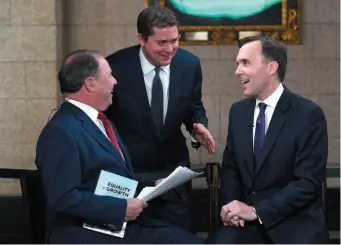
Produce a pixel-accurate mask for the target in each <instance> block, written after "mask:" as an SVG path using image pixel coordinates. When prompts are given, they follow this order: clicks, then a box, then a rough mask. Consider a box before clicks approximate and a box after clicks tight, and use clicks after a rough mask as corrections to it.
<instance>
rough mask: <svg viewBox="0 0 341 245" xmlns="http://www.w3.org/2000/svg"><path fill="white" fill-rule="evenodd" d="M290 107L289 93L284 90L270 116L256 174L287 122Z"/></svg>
mask: <svg viewBox="0 0 341 245" xmlns="http://www.w3.org/2000/svg"><path fill="white" fill-rule="evenodd" d="M289 107H290V98H289V91H288V90H287V89H284V91H283V94H282V96H281V98H280V99H279V101H278V103H277V105H276V108H275V111H274V114H273V115H272V118H271V121H270V124H269V128H268V130H267V133H266V135H265V139H264V143H263V146H262V149H261V152H260V154H259V157H258V159H256V161H258V164H257V166H258V168H257V169H256V174H257V172H258V171H259V169H260V168H261V166H262V164H263V163H264V161H265V159H266V157H267V155H268V154H269V152H270V150H271V148H272V146H273V145H274V143H275V142H276V139H277V136H278V135H279V133H280V132H281V130H282V128H283V126H284V124H285V122H286V120H287V114H286V112H287V110H288V109H289Z"/></svg>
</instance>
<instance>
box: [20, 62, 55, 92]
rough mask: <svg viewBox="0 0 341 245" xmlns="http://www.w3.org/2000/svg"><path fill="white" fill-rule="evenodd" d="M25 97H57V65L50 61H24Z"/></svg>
mask: <svg viewBox="0 0 341 245" xmlns="http://www.w3.org/2000/svg"><path fill="white" fill-rule="evenodd" d="M25 67H26V74H27V81H26V84H27V97H28V98H56V97H57V82H58V81H57V67H56V63H55V62H51V63H26V65H25Z"/></svg>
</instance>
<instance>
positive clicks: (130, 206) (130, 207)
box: [125, 198, 148, 221]
mask: <svg viewBox="0 0 341 245" xmlns="http://www.w3.org/2000/svg"><path fill="white" fill-rule="evenodd" d="M147 206H148V204H147V202H146V201H142V200H139V199H137V198H128V199H127V210H126V218H125V221H130V220H135V219H136V218H137V216H139V214H140V213H141V212H142V210H143V209H144V208H146V207H147Z"/></svg>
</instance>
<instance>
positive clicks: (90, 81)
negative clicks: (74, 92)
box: [84, 77, 97, 93]
mask: <svg viewBox="0 0 341 245" xmlns="http://www.w3.org/2000/svg"><path fill="white" fill-rule="evenodd" d="M96 82H97V81H96V79H95V78H94V77H87V78H85V81H84V87H85V89H86V90H87V91H89V92H90V93H92V92H94V91H95V89H96Z"/></svg>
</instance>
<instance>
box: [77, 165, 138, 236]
mask: <svg viewBox="0 0 341 245" xmlns="http://www.w3.org/2000/svg"><path fill="white" fill-rule="evenodd" d="M137 184H138V182H137V181H136V180H132V179H129V178H126V177H123V176H120V175H118V174H114V173H110V172H108V171H105V170H101V173H100V175H99V178H98V182H97V185H96V189H95V193H94V194H95V195H98V196H112V197H116V198H133V197H134V195H135V191H136V187H137ZM126 226H127V222H124V223H123V226H122V229H121V230H120V231H117V230H114V229H112V227H113V225H111V224H101V225H94V224H87V223H84V225H83V227H84V228H86V229H89V230H93V231H97V232H101V233H104V234H107V235H112V236H116V237H120V238H123V237H124V232H125V228H126Z"/></svg>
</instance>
